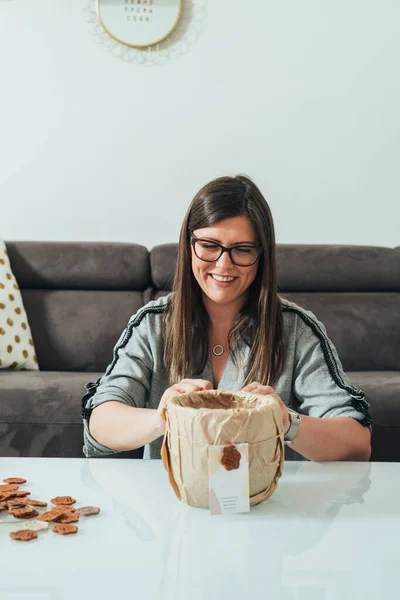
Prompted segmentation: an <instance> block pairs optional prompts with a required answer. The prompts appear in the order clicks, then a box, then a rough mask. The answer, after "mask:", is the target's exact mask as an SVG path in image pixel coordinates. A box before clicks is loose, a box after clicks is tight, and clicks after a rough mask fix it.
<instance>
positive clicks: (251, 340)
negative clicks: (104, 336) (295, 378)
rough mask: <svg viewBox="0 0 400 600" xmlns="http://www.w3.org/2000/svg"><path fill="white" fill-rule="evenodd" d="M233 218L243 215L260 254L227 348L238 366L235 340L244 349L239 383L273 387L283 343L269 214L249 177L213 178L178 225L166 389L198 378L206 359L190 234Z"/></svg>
mask: <svg viewBox="0 0 400 600" xmlns="http://www.w3.org/2000/svg"><path fill="white" fill-rule="evenodd" d="M239 216H247V217H248V218H249V220H250V221H251V223H252V225H253V227H254V229H255V232H256V236H257V244H258V245H259V246H262V252H261V255H260V258H259V259H258V269H257V274H256V277H255V279H254V281H253V283H252V284H251V285H250V287H249V295H248V298H247V301H246V303H245V304H244V306H243V307H242V309H241V311H240V313H239V314H238V316H237V318H236V320H235V322H234V324H233V326H232V328H231V330H230V332H229V336H228V344H229V350H230V352H231V356H232V359H233V362H234V364H235V366H236V368H238V360H237V356H235V352H234V349H233V344H234V342H235V340H236V339H238V338H241V339H242V340H243V341H244V342H245V343H246V344H247V345H248V346H249V347H250V355H249V359H248V364H247V365H246V368H247V369H248V373H247V377H246V379H245V382H244V385H247V384H248V383H251V382H252V381H258V382H259V383H261V384H263V385H273V383H274V382H275V381H276V379H277V378H278V377H279V375H280V374H281V372H282V369H283V364H284V359H285V356H284V355H285V344H284V330H283V317H282V309H281V303H280V300H279V297H278V287H277V274H276V257H275V230H274V223H273V218H272V214H271V210H270V208H269V206H268V203H267V201H266V200H265V198H264V197H263V195H262V194H261V192H260V190H259V189H258V187H257V186H256V185H255V183H254V182H253V181H252V180H251V179H250V178H248V177H246V176H244V175H238V176H236V177H219V178H217V179H214V180H213V181H210V182H209V183H208V184H207V185H205V186H204V187H203V188H202V189H201V190H200V191H199V192H198V193H197V194H196V196H195V197H194V199H193V201H192V202H191V204H190V206H189V208H188V210H187V213H186V215H185V218H184V220H183V223H182V227H181V232H180V237H179V246H178V257H177V265H176V270H175V278H174V285H173V294H172V296H171V300H170V302H169V303H168V306H167V309H166V311H165V313H164V340H165V345H164V363H165V366H166V368H167V369H168V370H169V373H170V385H173V384H174V383H176V382H177V381H179V380H180V379H183V378H185V377H193V376H196V375H197V376H198V375H199V374H200V373H201V372H202V371H203V370H204V368H205V364H206V362H207V355H208V345H209V342H208V330H209V323H210V319H209V316H208V313H207V310H206V308H205V306H204V303H203V299H202V291H201V288H200V286H199V284H198V283H197V281H196V279H195V277H194V275H193V271H192V264H191V260H192V257H191V246H190V239H191V234H192V232H193V231H195V230H196V229H201V228H203V227H210V226H212V225H215V224H217V223H220V222H221V221H223V220H225V219H230V218H233V217H239ZM194 340H196V343H197V344H198V346H199V350H200V353H199V358H198V360H197V364H194V360H193V341H194Z"/></svg>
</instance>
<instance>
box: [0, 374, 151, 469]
mask: <svg viewBox="0 0 400 600" xmlns="http://www.w3.org/2000/svg"><path fill="white" fill-rule="evenodd" d="M101 375H102V373H98V372H95V373H69V372H50V371H47V372H44V371H36V372H20V371H4V372H2V373H1V374H0V377H1V386H0V456H57V457H66V458H68V457H76V458H79V457H83V456H84V455H83V451H82V447H83V425H82V418H81V415H80V408H81V407H80V404H81V398H82V396H83V394H84V393H85V387H84V386H85V384H86V383H87V382H88V381H96V380H97V379H98V378H99V377H101ZM142 455H143V448H139V449H137V450H132V451H130V452H120V453H117V454H115V455H112V457H113V458H118V457H119V458H129V457H130V458H141V457H142Z"/></svg>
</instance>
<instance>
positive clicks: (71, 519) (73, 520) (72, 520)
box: [57, 514, 79, 525]
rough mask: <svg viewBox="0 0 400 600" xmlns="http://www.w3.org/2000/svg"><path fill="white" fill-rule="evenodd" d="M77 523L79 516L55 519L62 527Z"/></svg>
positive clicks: (64, 516)
mask: <svg viewBox="0 0 400 600" xmlns="http://www.w3.org/2000/svg"><path fill="white" fill-rule="evenodd" d="M78 521H79V515H72V514H69V515H61V516H60V518H59V519H57V523H62V524H63V525H67V524H68V523H77V522H78Z"/></svg>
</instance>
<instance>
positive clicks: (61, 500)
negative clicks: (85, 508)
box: [50, 496, 76, 505]
mask: <svg viewBox="0 0 400 600" xmlns="http://www.w3.org/2000/svg"><path fill="white" fill-rule="evenodd" d="M50 502H51V503H52V504H68V505H69V504H75V502H76V500H75V498H72V497H71V496H56V498H53V499H52V500H50Z"/></svg>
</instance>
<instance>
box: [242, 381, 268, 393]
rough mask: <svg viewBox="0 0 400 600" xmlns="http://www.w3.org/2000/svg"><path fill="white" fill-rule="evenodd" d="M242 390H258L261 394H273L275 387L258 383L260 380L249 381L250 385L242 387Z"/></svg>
mask: <svg viewBox="0 0 400 600" xmlns="http://www.w3.org/2000/svg"><path fill="white" fill-rule="evenodd" d="M242 392H258V393H259V394H263V395H267V394H273V393H274V388H273V387H271V386H270V385H261V383H258V381H253V382H252V383H249V385H246V386H245V387H244V388H242Z"/></svg>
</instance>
